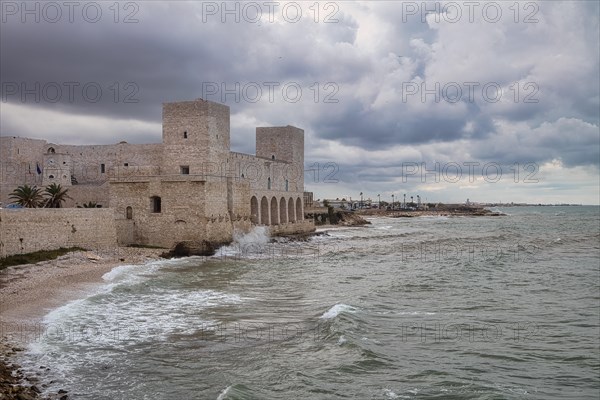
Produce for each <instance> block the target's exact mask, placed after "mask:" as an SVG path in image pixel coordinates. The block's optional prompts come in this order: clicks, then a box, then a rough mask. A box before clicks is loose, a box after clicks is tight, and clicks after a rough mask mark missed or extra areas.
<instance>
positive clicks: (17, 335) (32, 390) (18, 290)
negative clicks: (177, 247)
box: [0, 247, 164, 400]
mask: <svg viewBox="0 0 600 400" xmlns="http://www.w3.org/2000/svg"><path fill="white" fill-rule="evenodd" d="M163 252H164V249H147V248H130V247H119V248H116V249H114V251H111V252H94V251H77V252H72V253H69V254H66V255H64V256H61V257H58V258H57V259H55V260H50V261H44V262H40V263H37V264H26V265H18V266H13V267H8V268H6V269H4V270H1V271H0V393H1V394H2V395H3V396H0V399H2V400H4V399H6V400H10V399H22V400H24V399H42V398H43V399H61V400H66V399H68V398H69V397H68V394H67V392H66V391H61V392H59V393H57V394H56V395H53V396H50V397H48V396H47V397H41V395H40V394H39V393H40V389H39V388H38V387H37V386H36V384H41V387H42V388H43V386H44V385H43V383H42V382H43V380H42V382H38V380H39V378H38V377H31V376H26V375H24V373H23V371H22V370H21V368H20V366H19V365H18V364H16V361H17V358H18V353H19V352H21V351H23V350H24V349H25V348H26V346H27V345H28V344H29V343H31V342H32V341H33V340H35V339H36V337H39V335H40V334H42V333H43V329H44V328H43V318H44V316H45V315H46V314H48V313H49V312H50V311H51V310H53V309H55V308H58V307H60V306H62V305H64V304H67V303H68V302H70V301H73V300H76V299H79V298H82V297H84V296H85V295H86V294H87V293H89V292H90V291H91V290H93V288H95V287H97V286H99V285H101V284H102V282H103V280H102V276H103V275H104V274H106V273H107V272H110V271H111V270H112V269H113V268H115V267H117V266H119V265H127V264H133V265H137V264H144V263H146V262H149V261H153V260H157V259H159V255H160V254H161V253H163ZM42 378H43V377H42Z"/></svg>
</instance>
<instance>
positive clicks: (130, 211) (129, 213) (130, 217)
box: [125, 207, 133, 219]
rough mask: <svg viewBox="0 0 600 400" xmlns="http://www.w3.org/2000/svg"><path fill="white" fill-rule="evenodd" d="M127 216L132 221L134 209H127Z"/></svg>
mask: <svg viewBox="0 0 600 400" xmlns="http://www.w3.org/2000/svg"><path fill="white" fill-rule="evenodd" d="M125 214H126V217H127V219H132V218H133V208H131V207H127V208H126V209H125Z"/></svg>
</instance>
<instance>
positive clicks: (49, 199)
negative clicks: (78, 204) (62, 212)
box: [44, 183, 71, 208]
mask: <svg viewBox="0 0 600 400" xmlns="http://www.w3.org/2000/svg"><path fill="white" fill-rule="evenodd" d="M67 192H68V189H63V188H62V187H61V186H60V185H57V184H56V183H51V184H50V185H48V186H46V190H44V196H46V202H45V206H46V207H47V208H61V207H62V203H63V202H64V201H65V200H67V199H70V198H71V197H69V195H68V194H67Z"/></svg>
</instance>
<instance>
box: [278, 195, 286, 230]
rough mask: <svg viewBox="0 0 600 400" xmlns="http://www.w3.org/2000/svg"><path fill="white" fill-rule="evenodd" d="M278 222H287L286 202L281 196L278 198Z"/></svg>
mask: <svg viewBox="0 0 600 400" xmlns="http://www.w3.org/2000/svg"><path fill="white" fill-rule="evenodd" d="M279 222H280V223H282V224H285V223H287V222H288V218H287V203H286V201H285V198H283V197H282V198H281V200H279Z"/></svg>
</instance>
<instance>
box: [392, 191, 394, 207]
mask: <svg viewBox="0 0 600 400" xmlns="http://www.w3.org/2000/svg"><path fill="white" fill-rule="evenodd" d="M393 210H394V195H393V194H392V211H393Z"/></svg>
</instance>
